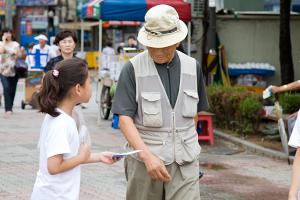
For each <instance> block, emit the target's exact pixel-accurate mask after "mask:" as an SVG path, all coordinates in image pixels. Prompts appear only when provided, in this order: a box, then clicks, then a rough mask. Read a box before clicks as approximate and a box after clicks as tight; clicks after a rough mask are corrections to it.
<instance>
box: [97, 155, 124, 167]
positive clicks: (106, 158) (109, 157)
mask: <svg viewBox="0 0 300 200" xmlns="http://www.w3.org/2000/svg"><path fill="white" fill-rule="evenodd" d="M113 154H114V153H113V152H102V153H101V154H100V161H101V162H103V163H106V164H110V165H111V164H113V163H115V162H117V161H119V160H121V158H113Z"/></svg>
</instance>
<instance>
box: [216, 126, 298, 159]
mask: <svg viewBox="0 0 300 200" xmlns="http://www.w3.org/2000/svg"><path fill="white" fill-rule="evenodd" d="M214 134H215V135H216V136H218V137H221V138H223V139H225V140H228V141H230V142H233V143H235V144H237V145H240V146H242V147H244V148H245V149H247V150H249V151H251V152H254V153H257V154H262V155H265V156H268V157H271V158H279V159H287V155H285V154H284V153H283V152H280V151H276V150H272V149H268V148H265V147H262V146H259V145H257V144H254V143H251V142H248V141H245V140H243V139H240V138H238V137H235V136H232V135H229V134H226V133H224V132H221V131H219V130H215V129H214ZM294 158H295V157H294V156H289V159H290V161H294Z"/></svg>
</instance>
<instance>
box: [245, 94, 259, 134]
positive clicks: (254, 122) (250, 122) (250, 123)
mask: <svg viewBox="0 0 300 200" xmlns="http://www.w3.org/2000/svg"><path fill="white" fill-rule="evenodd" d="M262 107H263V104H262V100H260V99H259V97H258V96H257V95H253V94H252V95H249V96H247V97H246V98H245V99H244V100H242V101H241V103H240V105H239V112H240V114H241V118H240V120H241V129H240V131H241V132H243V133H244V134H247V133H251V132H256V131H257V130H258V126H259V121H260V119H261V115H262V113H261V111H262Z"/></svg>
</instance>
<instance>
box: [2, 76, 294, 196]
mask: <svg viewBox="0 0 300 200" xmlns="http://www.w3.org/2000/svg"><path fill="white" fill-rule="evenodd" d="M94 85H95V84H94ZM23 87H24V81H23V80H21V81H19V84H18V91H17V97H16V100H15V110H14V114H13V115H12V116H11V117H10V118H9V119H4V118H3V113H4V110H3V106H2V107H1V108H0V138H1V143H0V152H1V154H0V199H4V200H15V199H18V200H22V199H24V200H25V199H29V198H30V194H31V191H32V188H33V184H34V180H35V177H36V172H37V169H38V149H37V143H38V138H39V129H40V126H41V123H42V120H43V117H44V115H43V114H41V113H37V111H36V110H32V109H30V108H29V107H30V106H28V107H27V108H26V109H25V110H21V108H20V104H21V103H20V102H21V100H22V98H23V96H24V89H23ZM94 91H95V90H94ZM86 106H87V109H84V110H83V113H84V115H85V118H86V121H87V123H88V125H89V130H90V132H91V137H92V152H99V151H114V152H122V151H123V145H124V143H125V139H124V138H123V136H122V134H121V132H120V130H114V129H112V128H111V127H110V126H111V121H101V123H100V125H97V105H96V103H95V93H94V96H93V98H92V99H91V100H90V103H89V104H87V105H86ZM201 146H202V154H201V157H200V166H201V169H202V170H203V172H204V176H203V178H201V179H200V190H201V199H202V200H229V199H230V200H254V199H255V200H284V199H287V195H288V188H289V184H290V181H291V180H290V175H291V169H292V167H291V166H289V165H288V164H287V162H286V161H285V160H276V159H271V158H268V157H263V156H259V155H256V154H253V153H250V152H245V151H244V150H243V149H241V148H240V147H237V146H235V145H233V144H231V143H228V142H224V141H221V140H220V139H219V138H216V144H215V145H214V146H210V145H208V144H206V143H201ZM125 193H126V180H125V176H124V169H123V161H120V162H118V163H116V164H114V165H113V166H108V165H104V164H101V163H99V164H90V165H85V166H83V167H82V180H81V191H80V199H82V200H94V199H95V200H96V199H97V200H120V199H125Z"/></svg>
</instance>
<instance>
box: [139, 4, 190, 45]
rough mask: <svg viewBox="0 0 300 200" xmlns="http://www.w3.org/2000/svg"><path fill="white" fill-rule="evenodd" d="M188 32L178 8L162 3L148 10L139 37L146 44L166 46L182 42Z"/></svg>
mask: <svg viewBox="0 0 300 200" xmlns="http://www.w3.org/2000/svg"><path fill="white" fill-rule="evenodd" d="M187 33H188V29H187V26H186V25H185V23H184V22H183V21H181V20H180V19H179V16H178V13H177V12H176V10H175V9H174V8H173V7H171V6H169V5H164V4H161V5H157V6H154V7H152V8H151V9H150V10H148V12H147V13H146V15H145V23H144V26H143V27H142V28H141V29H140V31H139V34H138V38H137V39H138V41H139V42H140V43H141V44H143V45H144V46H147V47H153V48H164V47H168V46H171V45H174V44H176V43H179V42H181V41H182V40H184V38H185V37H186V36H187Z"/></svg>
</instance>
